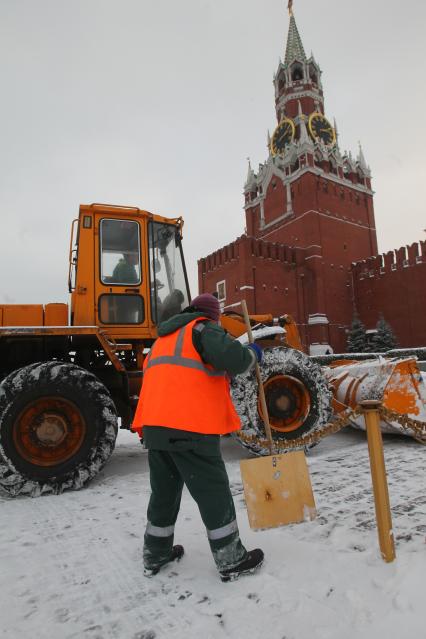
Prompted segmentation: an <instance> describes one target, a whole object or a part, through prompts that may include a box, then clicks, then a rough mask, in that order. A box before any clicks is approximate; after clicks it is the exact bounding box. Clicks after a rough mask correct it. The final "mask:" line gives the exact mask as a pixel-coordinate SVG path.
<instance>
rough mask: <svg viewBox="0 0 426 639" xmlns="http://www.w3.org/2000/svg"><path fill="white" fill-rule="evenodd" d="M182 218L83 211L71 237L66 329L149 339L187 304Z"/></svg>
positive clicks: (94, 208) (121, 210) (96, 208)
mask: <svg viewBox="0 0 426 639" xmlns="http://www.w3.org/2000/svg"><path fill="white" fill-rule="evenodd" d="M182 227H183V220H182V218H176V219H168V218H164V217H161V216H157V215H153V214H152V213H149V212H147V211H143V210H141V209H138V208H133V207H119V206H110V205H103V204H92V205H90V206H87V205H82V206H81V207H80V214H79V218H78V219H77V220H74V222H73V226H72V232H71V246H70V272H69V288H70V292H71V324H72V325H73V326H98V327H101V328H103V329H104V331H105V333H106V334H107V335H108V336H110V337H111V338H113V339H127V340H131V339H138V340H140V339H150V338H153V337H155V336H156V327H157V325H158V324H159V323H160V322H161V321H163V320H165V319H167V318H169V317H171V316H172V315H174V314H176V313H179V312H180V311H181V310H182V309H183V308H185V306H187V305H188V304H189V299H190V293H189V286H188V279H187V274H186V269H185V262H184V258H183V252H182V243H181V240H182Z"/></svg>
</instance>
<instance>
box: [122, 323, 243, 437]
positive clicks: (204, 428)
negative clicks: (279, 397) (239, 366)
mask: <svg viewBox="0 0 426 639" xmlns="http://www.w3.org/2000/svg"><path fill="white" fill-rule="evenodd" d="M205 319H208V318H207V317H197V319H195V320H194V321H192V322H189V323H188V324H186V326H184V327H183V328H181V329H179V330H177V331H174V333H170V334H169V335H164V336H163V337H159V338H158V339H157V340H156V341H155V342H154V344H153V346H152V348H151V350H150V352H149V354H148V356H147V357H146V358H145V362H144V376H143V383H142V390H141V394H140V397H139V403H138V406H137V409H136V413H135V417H134V420H133V424H132V430H133V431H136V432H138V433H139V435H141V433H142V428H143V427H144V426H165V427H166V428H177V429H180V430H188V431H191V432H194V433H202V434H203V435H225V434H227V433H231V432H232V431H234V430H239V428H240V418H239V417H238V415H237V412H236V410H235V408H234V405H233V403H232V400H231V396H230V392H229V380H228V377H227V375H226V373H225V372H224V371H217V370H216V369H214V368H213V366H210V365H209V364H205V363H204V362H203V360H202V359H201V357H200V355H199V353H198V352H197V349H196V348H195V347H194V345H193V343H192V329H193V328H194V326H195V325H196V324H197V323H198V322H200V321H202V320H205Z"/></svg>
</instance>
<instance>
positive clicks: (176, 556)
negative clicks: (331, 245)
mask: <svg viewBox="0 0 426 639" xmlns="http://www.w3.org/2000/svg"><path fill="white" fill-rule="evenodd" d="M184 552H185V551H184V549H183V546H179V545H177V546H173V548H172V550H171V553H170V556H169V557H168V559H166V560H165V561H163V562H162V563H160V564H157V565H154V566H149V567H148V566H145V568H144V571H143V574H144V575H145V577H153V576H154V575H156V574H157V573H158V572H159V571H160V568H162V567H163V566H166V565H167V564H169V563H170V562H171V561H179V560H180V559H182V557H183V555H184Z"/></svg>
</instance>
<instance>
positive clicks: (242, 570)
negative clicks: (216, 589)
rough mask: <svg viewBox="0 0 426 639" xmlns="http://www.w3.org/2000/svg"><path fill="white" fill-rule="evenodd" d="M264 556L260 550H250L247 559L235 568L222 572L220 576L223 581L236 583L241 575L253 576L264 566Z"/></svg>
mask: <svg viewBox="0 0 426 639" xmlns="http://www.w3.org/2000/svg"><path fill="white" fill-rule="evenodd" d="M263 558H264V554H263V551H262V550H260V548H256V549H255V550H250V551H249V552H248V553H247V556H246V557H245V559H243V560H242V561H241V562H240V563H239V564H237V565H236V566H234V568H228V569H227V570H220V571H219V575H220V578H221V580H222V581H235V580H236V579H238V577H241V575H252V574H253V573H254V572H255V571H256V570H257V569H258V568H260V566H261V565H262V564H263Z"/></svg>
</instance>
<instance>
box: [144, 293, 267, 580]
mask: <svg viewBox="0 0 426 639" xmlns="http://www.w3.org/2000/svg"><path fill="white" fill-rule="evenodd" d="M219 319H220V306H219V301H218V300H217V298H216V297H214V296H213V295H210V294H208V293H204V294H202V295H199V296H198V297H196V298H195V299H193V300H192V301H191V304H190V306H189V307H187V308H185V309H184V310H183V311H182V312H181V313H179V314H178V315H174V316H173V317H171V318H170V319H169V320H167V321H166V322H163V323H161V324H160V326H159V328H158V334H159V338H158V339H157V340H156V342H155V343H154V345H153V347H152V348H151V351H150V352H149V354H148V355H147V357H146V359H145V362H144V380H143V384H142V391H141V395H140V398H139V403H138V407H137V411H136V414H135V418H134V422H133V426H132V428H133V430H136V431H137V432H139V433H141V432H142V429H143V438H144V445H145V447H146V448H147V449H148V462H149V470H150V480H151V497H150V500H149V504H148V512H147V525H146V529H145V536H144V548H143V561H144V568H145V571H144V572H145V575H146V576H148V577H150V576H153V575H155V574H157V573H158V571H159V570H160V568H162V567H163V566H164V565H166V564H168V563H169V562H171V561H174V560H179V559H180V558H181V557H182V556H183V553H184V549H183V547H182V546H180V545H175V546H174V545H173V540H174V527H175V522H176V519H177V516H178V513H179V508H180V500H181V495H182V488H183V485H184V484H186V486H187V488H188V490H189V492H190V494H191V495H192V497H193V498H194V499H195V501H196V502H197V504H198V508H199V510H200V514H201V517H202V519H203V522H204V525H205V527H206V529H207V537H208V539H209V543H210V548H211V551H212V554H213V558H214V561H215V563H216V566H217V568H218V571H219V575H220V578H221V579H222V581H231V580H234V579H237V578H238V577H239V576H240V575H243V574H250V573H253V572H254V571H255V570H256V569H257V568H259V567H260V566H261V564H262V562H263V552H262V550H260V549H259V548H257V549H255V550H252V551H247V550H246V549H245V547H244V546H243V544H242V542H241V540H240V536H239V531H238V524H237V520H236V514H235V507H234V502H233V499H232V494H231V491H230V487H229V480H228V475H227V472H226V468H225V465H224V462H223V459H222V456H221V452H220V436H221V435H225V434H228V433H230V432H232V431H235V430H238V429H239V428H240V420H239V417H238V415H237V413H236V411H235V408H234V406H233V404H232V401H231V396H230V392H229V378H230V376H234V375H238V374H241V373H245V372H247V371H249V370H250V369H251V368H253V367H254V365H255V362H256V361H258V362H260V361H261V359H262V349H261V348H260V347H259V345H258V344H250V345H249V346H243V345H242V344H241V343H240V342H238V341H237V340H234V339H232V338H231V337H230V336H229V335H228V334H227V333H226V332H225V331H224V330H223V329H222V328H221V327H220V326H219Z"/></svg>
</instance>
